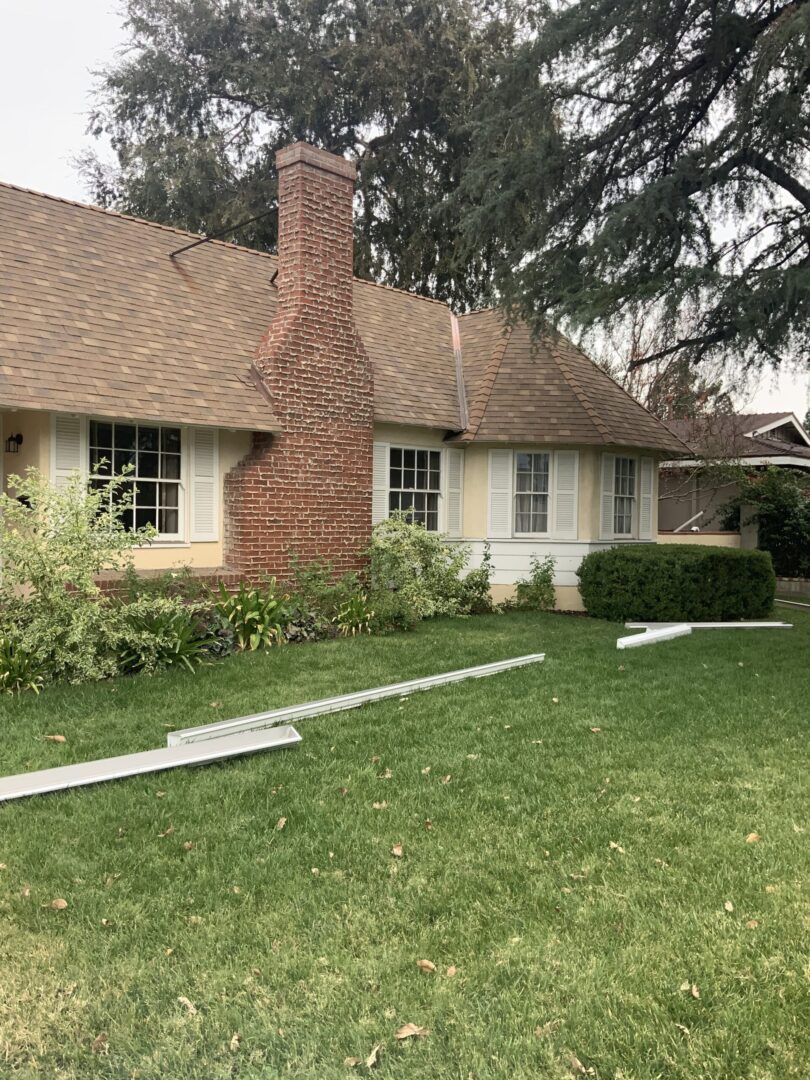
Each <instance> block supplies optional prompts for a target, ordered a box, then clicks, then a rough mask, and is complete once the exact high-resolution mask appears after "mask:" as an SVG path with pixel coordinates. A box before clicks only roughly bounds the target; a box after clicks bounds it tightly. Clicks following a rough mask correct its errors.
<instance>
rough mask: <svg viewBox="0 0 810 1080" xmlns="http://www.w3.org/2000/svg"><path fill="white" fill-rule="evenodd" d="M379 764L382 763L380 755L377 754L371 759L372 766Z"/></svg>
mask: <svg viewBox="0 0 810 1080" xmlns="http://www.w3.org/2000/svg"><path fill="white" fill-rule="evenodd" d="M379 762H380V755H379V754H375V755H374V757H373V758H372V759H371V764H372V765H378V764H379Z"/></svg>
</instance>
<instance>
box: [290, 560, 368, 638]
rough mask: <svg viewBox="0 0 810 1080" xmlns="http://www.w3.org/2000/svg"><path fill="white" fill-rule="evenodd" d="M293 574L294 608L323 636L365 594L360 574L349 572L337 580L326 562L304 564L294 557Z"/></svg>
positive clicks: (316, 561) (292, 596)
mask: <svg viewBox="0 0 810 1080" xmlns="http://www.w3.org/2000/svg"><path fill="white" fill-rule="evenodd" d="M292 573H293V580H292V583H291V585H290V592H291V600H292V605H293V607H294V608H295V609H296V611H297V612H298V614H299V617H304V618H305V619H308V620H310V621H311V620H313V619H314V622H315V623H317V625H318V628H319V631H320V636H323V635H324V634H328V632H329V631H328V628H329V627H330V626H332V625H333V624H334V623H335V620H336V619H337V617H338V615H339V614H340V611H341V608H343V607H344V606H345V605H346V604H347V603H348V602H349V601H350V599H351V598H352V597H353V596H356V595H357V593H358V592H361V591H362V583H361V581H360V578H359V577H358V575H357V574H355V573H354V572H353V571H351V570H350V571H348V572H347V573H345V574H342V575H341V576H340V577H337V578H336V577H335V570H334V567H333V566H332V563H330V562H329V561H328V560H327V559H315V560H313V562H310V563H302V562H301V561H300V560H299V559H298V558H295V557H293V559H292Z"/></svg>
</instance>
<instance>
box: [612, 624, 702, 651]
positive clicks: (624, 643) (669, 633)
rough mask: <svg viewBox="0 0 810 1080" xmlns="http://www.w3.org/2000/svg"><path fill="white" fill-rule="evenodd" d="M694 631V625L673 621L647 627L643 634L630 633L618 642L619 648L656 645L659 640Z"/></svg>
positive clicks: (681, 635) (666, 639) (617, 646)
mask: <svg viewBox="0 0 810 1080" xmlns="http://www.w3.org/2000/svg"><path fill="white" fill-rule="evenodd" d="M691 633H692V627H691V626H688V625H687V624H686V623H671V624H669V625H667V626H659V627H657V628H656V629H645V631H644V633H643V634H628V636H627V637H620V638H619V639H618V640H617V642H616V648H617V649H637V648H638V646H639V645H655V643H656V642H657V641H669V640H670V639H671V638H676V637H685V636H686V635H687V634H691Z"/></svg>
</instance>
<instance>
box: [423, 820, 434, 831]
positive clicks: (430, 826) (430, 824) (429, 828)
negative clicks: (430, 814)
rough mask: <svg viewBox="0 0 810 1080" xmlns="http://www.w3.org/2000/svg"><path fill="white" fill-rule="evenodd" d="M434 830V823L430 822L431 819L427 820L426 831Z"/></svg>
mask: <svg viewBox="0 0 810 1080" xmlns="http://www.w3.org/2000/svg"><path fill="white" fill-rule="evenodd" d="M432 828H433V822H432V821H431V820H430V818H425V829H426V830H427V831H428V832H430V830H431V829H432Z"/></svg>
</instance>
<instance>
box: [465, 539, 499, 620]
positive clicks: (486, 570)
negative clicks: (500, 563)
mask: <svg viewBox="0 0 810 1080" xmlns="http://www.w3.org/2000/svg"><path fill="white" fill-rule="evenodd" d="M492 570H493V566H492V549H491V547H490V546H489V544H484V554H483V557H482V559H481V565H480V566H479V567H478V568H477V569H475V570H470V572H469V573H468V574H467V575H466V576H465V577H463V578H462V579H461V586H460V590H459V613H460V614H462V615H487V614H488V613H489V612H490V611H492V610H493V607H494V605H493V603H492V596H491V595H490V586H491V585H492Z"/></svg>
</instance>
